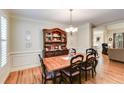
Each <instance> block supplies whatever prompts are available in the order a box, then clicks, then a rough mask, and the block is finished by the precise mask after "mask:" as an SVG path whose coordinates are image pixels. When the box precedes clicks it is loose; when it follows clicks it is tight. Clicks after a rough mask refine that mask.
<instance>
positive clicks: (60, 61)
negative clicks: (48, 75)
mask: <svg viewBox="0 0 124 93" xmlns="http://www.w3.org/2000/svg"><path fill="white" fill-rule="evenodd" d="M83 56H84V61H85V60H86V55H83ZM44 64H45V66H46V68H47V71H48V72H52V71H56V70H61V69H64V68H66V67H69V66H70V57H69V56H68V55H62V56H55V57H49V58H44Z"/></svg>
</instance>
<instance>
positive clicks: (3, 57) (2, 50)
mask: <svg viewBox="0 0 124 93" xmlns="http://www.w3.org/2000/svg"><path fill="white" fill-rule="evenodd" d="M6 63H7V19H6V18H5V17H3V16H1V17H0V67H3V66H4V65H5V64H6Z"/></svg>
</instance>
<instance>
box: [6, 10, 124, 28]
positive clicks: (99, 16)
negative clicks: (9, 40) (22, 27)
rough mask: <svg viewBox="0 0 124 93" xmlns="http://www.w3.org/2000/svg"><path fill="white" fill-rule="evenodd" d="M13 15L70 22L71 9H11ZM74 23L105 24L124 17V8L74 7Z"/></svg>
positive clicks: (63, 22) (62, 22) (64, 22)
mask: <svg viewBox="0 0 124 93" xmlns="http://www.w3.org/2000/svg"><path fill="white" fill-rule="evenodd" d="M8 11H9V12H10V14H11V15H12V16H15V15H16V16H22V17H28V18H32V19H36V20H47V21H53V22H58V23H61V24H67V25H68V24H69V18H70V16H69V14H70V12H69V9H9V10H8ZM72 16H73V25H76V26H77V25H81V24H83V23H86V22H90V23H92V24H94V25H100V24H105V23H109V22H113V21H117V20H123V19H124V9H74V10H73V12H72Z"/></svg>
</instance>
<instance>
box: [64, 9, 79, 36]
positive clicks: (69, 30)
mask: <svg viewBox="0 0 124 93" xmlns="http://www.w3.org/2000/svg"><path fill="white" fill-rule="evenodd" d="M69 11H70V27H69V28H66V29H65V31H66V32H70V33H71V35H72V33H73V32H77V30H78V28H77V27H73V26H72V11H73V9H70V10H69Z"/></svg>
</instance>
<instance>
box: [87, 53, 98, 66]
mask: <svg viewBox="0 0 124 93" xmlns="http://www.w3.org/2000/svg"><path fill="white" fill-rule="evenodd" d="M96 61H97V60H96V57H95V56H94V55H92V54H88V55H87V56H86V62H85V68H86V67H88V66H96Z"/></svg>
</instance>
